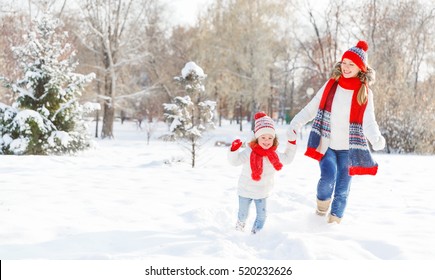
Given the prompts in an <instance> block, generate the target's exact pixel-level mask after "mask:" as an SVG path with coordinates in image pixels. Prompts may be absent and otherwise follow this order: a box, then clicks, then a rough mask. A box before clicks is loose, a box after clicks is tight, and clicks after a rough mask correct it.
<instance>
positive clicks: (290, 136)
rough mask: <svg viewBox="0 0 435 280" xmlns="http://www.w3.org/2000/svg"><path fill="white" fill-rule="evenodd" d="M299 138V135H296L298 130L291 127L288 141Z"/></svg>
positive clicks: (288, 132)
mask: <svg viewBox="0 0 435 280" xmlns="http://www.w3.org/2000/svg"><path fill="white" fill-rule="evenodd" d="M297 138H298V136H297V135H296V131H295V130H294V129H293V128H290V129H289V130H288V131H287V139H288V141H292V142H293V141H296V139H297Z"/></svg>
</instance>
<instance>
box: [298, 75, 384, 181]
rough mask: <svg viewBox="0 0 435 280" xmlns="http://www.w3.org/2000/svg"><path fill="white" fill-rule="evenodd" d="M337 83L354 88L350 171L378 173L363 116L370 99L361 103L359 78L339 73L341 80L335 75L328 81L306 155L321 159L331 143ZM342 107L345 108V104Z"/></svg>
mask: <svg viewBox="0 0 435 280" xmlns="http://www.w3.org/2000/svg"><path fill="white" fill-rule="evenodd" d="M337 85H340V87H342V88H344V89H348V90H353V95H352V103H351V108H350V119H349V175H350V176H353V175H365V174H369V175H375V174H376V173H377V171H378V164H377V163H376V162H375V161H374V159H373V158H372V156H371V153H370V150H369V148H368V144H367V140H366V137H365V135H364V129H363V119H364V111H365V109H366V107H367V102H366V103H364V104H359V103H358V99H357V97H358V91H359V88H360V87H361V81H360V80H359V79H358V78H347V79H346V78H344V77H340V78H339V79H338V81H336V80H334V79H330V80H329V81H328V83H327V84H326V87H325V89H324V91H323V95H322V99H321V101H320V105H319V109H318V110H317V115H316V117H315V118H314V121H313V125H312V128H311V132H310V136H309V138H308V143H307V151H306V152H305V155H306V156H309V157H311V158H314V159H316V160H318V161H320V160H321V159H322V158H323V156H324V155H325V153H326V150H327V149H328V147H329V140H330V134H331V110H332V102H333V101H334V96H335V91H336V89H337ZM340 109H341V110H344V108H340Z"/></svg>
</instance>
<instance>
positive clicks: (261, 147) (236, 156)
mask: <svg viewBox="0 0 435 280" xmlns="http://www.w3.org/2000/svg"><path fill="white" fill-rule="evenodd" d="M254 119H255V129H254V135H255V139H253V140H252V141H251V142H250V143H249V144H248V145H247V147H246V149H244V150H242V151H238V149H239V148H240V147H241V146H242V142H241V141H240V140H239V139H236V140H234V142H233V143H232V145H231V149H230V151H229V152H228V160H229V162H230V163H231V164H232V165H234V166H237V165H241V164H243V168H242V173H241V174H240V178H239V184H238V195H239V212H238V221H237V224H236V230H240V231H243V229H244V227H245V223H246V219H247V218H248V212H249V207H250V205H251V202H252V200H254V202H255V207H256V209H257V217H256V219H255V222H254V225H253V227H252V230H251V233H252V234H256V233H257V232H258V231H260V230H261V229H262V228H263V226H264V222H265V220H266V198H267V197H268V196H269V195H270V193H271V191H272V188H273V185H274V175H275V172H276V171H277V170H281V168H282V166H283V164H288V163H290V162H292V161H293V158H294V156H295V152H296V138H294V139H289V141H288V143H287V147H286V150H285V152H284V153H279V152H276V149H277V147H278V139H277V137H276V134H275V124H274V122H273V120H272V119H271V118H270V117H268V116H267V115H266V114H265V113H264V112H258V113H256V114H255V116H254Z"/></svg>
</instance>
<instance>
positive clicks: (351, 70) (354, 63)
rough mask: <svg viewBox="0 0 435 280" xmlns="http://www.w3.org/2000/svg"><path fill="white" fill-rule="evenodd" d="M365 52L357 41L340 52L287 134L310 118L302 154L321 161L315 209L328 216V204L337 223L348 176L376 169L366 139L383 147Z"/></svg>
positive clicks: (362, 43) (371, 72)
mask: <svg viewBox="0 0 435 280" xmlns="http://www.w3.org/2000/svg"><path fill="white" fill-rule="evenodd" d="M367 50H368V44H367V43H366V42H365V41H359V42H358V44H357V45H356V46H355V47H352V48H350V49H349V50H347V51H346V52H345V53H344V54H343V56H342V58H341V61H340V62H338V63H337V64H336V65H335V67H334V69H333V73H332V76H331V78H330V79H329V81H327V82H326V84H325V85H324V86H323V87H322V88H321V89H320V90H319V91H318V93H317V94H316V96H315V97H314V98H313V99H312V100H311V101H310V102H309V103H308V104H307V105H306V106H305V108H303V109H302V110H301V111H300V112H299V113H298V114H297V115H296V116H295V117H294V118H293V120H292V122H291V123H290V129H289V132H288V134H289V136H291V137H295V135H296V132H297V131H299V129H300V128H301V127H302V126H303V125H305V124H306V123H307V122H309V121H311V120H313V119H314V121H313V125H312V130H311V133H310V136H309V139H308V147H307V151H306V153H305V155H307V156H309V157H312V158H314V159H316V160H318V161H319V162H320V173H321V174H320V180H319V182H318V184H317V210H316V213H317V214H318V215H321V216H324V215H326V213H327V212H328V209H329V206H330V205H331V211H330V214H329V215H328V222H329V223H332V222H336V223H340V221H341V219H342V217H343V214H344V210H345V208H346V204H347V198H348V195H349V191H350V182H351V178H352V177H351V176H353V175H363V174H370V175H375V174H376V172H377V170H378V165H377V163H376V162H375V161H374V160H373V159H372V157H371V154H370V150H369V148H368V145H367V140H366V139H368V140H369V141H370V143H371V144H372V148H373V149H374V150H381V149H383V148H384V146H385V139H384V137H382V135H381V133H380V131H379V126H378V124H377V122H376V119H375V113H374V106H373V94H372V91H371V90H370V89H369V88H368V83H369V82H371V81H374V75H375V71H374V70H373V69H372V68H370V67H369V66H368V65H367V54H366V52H367ZM332 195H334V198H333V199H331V198H332ZM331 200H332V204H331Z"/></svg>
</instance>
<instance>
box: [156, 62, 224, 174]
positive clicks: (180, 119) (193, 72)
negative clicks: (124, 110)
mask: <svg viewBox="0 0 435 280" xmlns="http://www.w3.org/2000/svg"><path fill="white" fill-rule="evenodd" d="M205 77H206V75H205V74H204V71H203V70H202V69H201V67H199V66H198V65H196V64H195V63H194V62H188V63H186V65H185V67H184V68H183V69H182V71H181V76H177V77H175V80H176V81H178V82H179V83H180V84H182V85H184V88H185V90H186V92H187V93H188V94H189V95H186V96H184V97H181V96H177V97H175V98H174V103H171V104H163V106H164V110H165V118H166V120H167V121H169V122H170V123H171V125H170V127H169V131H170V136H171V138H172V139H174V140H175V141H183V142H185V143H188V145H189V151H190V153H191V156H192V167H195V160H196V156H197V150H198V147H199V144H200V143H199V141H200V139H201V138H202V135H203V132H205V131H207V130H209V129H212V128H214V123H213V111H214V109H215V107H216V102H214V101H210V100H204V101H203V100H202V99H203V98H204V97H203V96H204V92H205V88H204V85H203V84H202V80H204V79H205ZM192 99H193V101H192Z"/></svg>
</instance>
